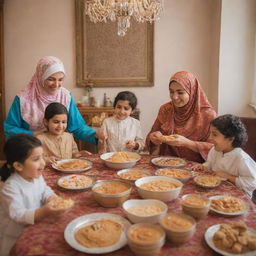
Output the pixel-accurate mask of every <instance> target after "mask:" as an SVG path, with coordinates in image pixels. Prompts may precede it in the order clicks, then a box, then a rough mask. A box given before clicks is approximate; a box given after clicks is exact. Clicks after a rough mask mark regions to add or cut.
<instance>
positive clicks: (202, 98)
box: [146, 71, 216, 162]
mask: <svg viewBox="0 0 256 256" xmlns="http://www.w3.org/2000/svg"><path fill="white" fill-rule="evenodd" d="M169 91H170V97H171V101H170V102H168V103H166V104H164V105H162V106H161V107H160V110H159V113H158V116H157V118H156V120H155V122H154V124H153V127H152V129H151V131H150V132H149V134H148V135H147V139H146V142H147V146H148V149H149V151H150V153H153V152H155V151H156V150H157V149H158V150H159V151H158V153H159V154H160V155H171V156H178V157H184V158H186V159H187V160H190V161H196V162H203V161H204V160H206V158H207V154H208V151H209V150H210V148H211V147H212V144H210V143H208V142H207V139H208V137H209V128H210V122H211V120H213V119H214V118H215V116H216V113H215V111H214V109H213V108H212V106H211V105H210V103H209V102H208V99H207V97H206V95H205V93H204V91H203V89H202V88H201V86H200V83H199V81H198V80H197V78H196V77H195V76H194V75H193V74H192V73H190V72H187V71H181V72H178V73H176V74H174V75H173V76H172V77H171V79H170V83H169ZM163 135H164V136H163ZM167 135H174V136H168V137H165V136H167Z"/></svg>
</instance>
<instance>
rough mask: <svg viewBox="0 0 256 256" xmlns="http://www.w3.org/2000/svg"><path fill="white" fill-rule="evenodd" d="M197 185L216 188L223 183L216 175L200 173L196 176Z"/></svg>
mask: <svg viewBox="0 0 256 256" xmlns="http://www.w3.org/2000/svg"><path fill="white" fill-rule="evenodd" d="M194 182H195V183H196V185H198V186H200V187H203V188H216V187H218V186H219V185H220V183H221V178H220V177H218V176H214V175H199V176H196V177H194Z"/></svg>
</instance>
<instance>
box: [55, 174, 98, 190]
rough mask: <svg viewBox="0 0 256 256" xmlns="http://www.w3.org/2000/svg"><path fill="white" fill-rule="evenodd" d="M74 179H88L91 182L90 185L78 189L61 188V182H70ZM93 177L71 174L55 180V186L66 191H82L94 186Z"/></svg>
mask: <svg viewBox="0 0 256 256" xmlns="http://www.w3.org/2000/svg"><path fill="white" fill-rule="evenodd" d="M74 177H76V178H78V179H79V178H83V177H88V178H90V179H91V180H92V183H90V184H89V185H87V186H80V187H78V186H77V187H65V186H63V185H62V184H61V183H62V182H63V181H66V180H72V179H73V178H74ZM95 181H96V180H95V177H92V176H88V175H78V174H72V175H66V176H63V177H60V178H59V179H58V180H57V184H58V186H59V187H61V188H64V189H68V190H82V189H88V188H91V187H92V186H93V185H94V184H95Z"/></svg>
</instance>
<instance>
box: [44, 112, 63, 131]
mask: <svg viewBox="0 0 256 256" xmlns="http://www.w3.org/2000/svg"><path fill="white" fill-rule="evenodd" d="M67 123H68V117H67V115H66V114H59V115H54V116H53V117H52V118H50V119H49V120H46V119H44V124H45V126H46V127H47V128H48V131H49V132H50V133H52V134H53V135H57V136H58V135H62V134H63V133H64V132H65V130H66V128H67Z"/></svg>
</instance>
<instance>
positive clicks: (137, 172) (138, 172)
mask: <svg viewBox="0 0 256 256" xmlns="http://www.w3.org/2000/svg"><path fill="white" fill-rule="evenodd" d="M116 174H117V176H118V178H120V179H122V180H125V181H129V182H135V181H136V180H137V179H140V178H143V177H147V176H151V173H150V172H149V171H148V170H145V169H139V168H128V169H122V170H120V171H118V172H117V173H116Z"/></svg>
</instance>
